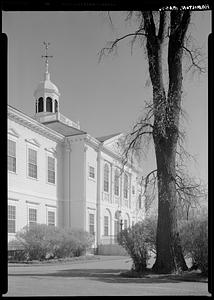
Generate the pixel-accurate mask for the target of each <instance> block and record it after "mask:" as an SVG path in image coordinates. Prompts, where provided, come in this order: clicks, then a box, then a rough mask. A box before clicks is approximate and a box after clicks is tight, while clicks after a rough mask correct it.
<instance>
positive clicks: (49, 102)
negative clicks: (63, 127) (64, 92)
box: [46, 97, 52, 112]
mask: <svg viewBox="0 0 214 300" xmlns="http://www.w3.org/2000/svg"><path fill="white" fill-rule="evenodd" d="M46 111H47V112H52V99H51V98H50V97H47V99H46Z"/></svg>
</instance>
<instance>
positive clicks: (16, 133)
mask: <svg viewBox="0 0 214 300" xmlns="http://www.w3.org/2000/svg"><path fill="white" fill-rule="evenodd" d="M8 134H10V135H12V136H14V137H16V138H19V134H18V132H17V131H16V130H15V129H13V128H9V130H8Z"/></svg>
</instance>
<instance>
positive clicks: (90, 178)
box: [88, 176, 96, 182]
mask: <svg viewBox="0 0 214 300" xmlns="http://www.w3.org/2000/svg"><path fill="white" fill-rule="evenodd" d="M88 180H90V181H93V182H96V179H95V178H92V177H89V176H88Z"/></svg>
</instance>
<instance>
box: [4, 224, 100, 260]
mask: <svg viewBox="0 0 214 300" xmlns="http://www.w3.org/2000/svg"><path fill="white" fill-rule="evenodd" d="M93 241H94V237H93V236H91V235H90V234H89V233H88V232H84V231H81V230H70V229H62V228H59V227H55V226H47V225H45V224H35V225H33V226H30V227H29V226H26V227H24V228H23V230H21V231H19V232H18V233H17V234H16V238H15V240H12V241H11V242H9V245H8V249H15V248H16V247H17V246H18V247H17V248H18V249H22V250H21V252H22V255H21V258H22V259H23V258H25V259H27V260H30V261H31V260H45V259H51V258H65V257H73V256H80V255H83V254H85V252H86V250H87V249H88V248H90V247H91V246H92V244H93Z"/></svg>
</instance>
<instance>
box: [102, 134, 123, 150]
mask: <svg viewBox="0 0 214 300" xmlns="http://www.w3.org/2000/svg"><path fill="white" fill-rule="evenodd" d="M123 139H124V135H123V134H119V135H117V136H115V137H113V138H111V139H109V140H107V141H105V142H104V143H103V145H104V146H105V147H106V148H108V149H110V150H111V151H113V152H115V153H117V154H119V155H121V154H122V152H123V143H122V141H123Z"/></svg>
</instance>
